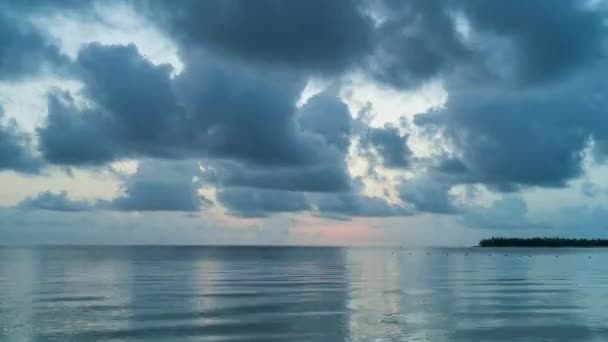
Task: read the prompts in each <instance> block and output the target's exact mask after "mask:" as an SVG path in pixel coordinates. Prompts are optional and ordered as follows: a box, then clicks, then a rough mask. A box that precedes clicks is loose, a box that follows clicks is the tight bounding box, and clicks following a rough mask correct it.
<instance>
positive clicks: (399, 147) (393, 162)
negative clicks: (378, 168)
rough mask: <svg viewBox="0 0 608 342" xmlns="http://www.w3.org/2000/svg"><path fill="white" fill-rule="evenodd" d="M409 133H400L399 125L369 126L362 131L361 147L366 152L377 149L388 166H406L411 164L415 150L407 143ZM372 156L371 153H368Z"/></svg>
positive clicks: (369, 156)
mask: <svg viewBox="0 0 608 342" xmlns="http://www.w3.org/2000/svg"><path fill="white" fill-rule="evenodd" d="M408 138H409V136H408V135H402V134H400V133H399V129H398V128H397V127H394V126H391V125H385V126H384V127H383V128H375V127H368V128H366V129H364V131H363V132H362V133H361V147H362V149H363V151H364V152H369V151H370V150H375V151H376V152H377V153H378V154H379V156H380V157H381V159H382V165H384V166H385V167H388V168H405V167H408V166H409V165H410V162H411V159H412V157H413V152H412V150H410V148H409V147H408V145H407V140H408ZM367 157H368V158H371V157H372V156H371V155H369V154H368V155H367Z"/></svg>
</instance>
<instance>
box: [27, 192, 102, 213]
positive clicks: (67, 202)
mask: <svg viewBox="0 0 608 342" xmlns="http://www.w3.org/2000/svg"><path fill="white" fill-rule="evenodd" d="M17 207H18V208H21V209H28V210H49V211H65V212H72V211H88V210H93V209H94V208H95V207H94V205H92V204H91V203H89V202H86V201H76V200H72V199H70V198H69V197H68V194H67V192H65V191H60V192H51V191H45V192H41V193H39V194H37V195H36V196H33V197H28V198H26V199H24V200H23V201H21V202H20V203H19V204H17Z"/></svg>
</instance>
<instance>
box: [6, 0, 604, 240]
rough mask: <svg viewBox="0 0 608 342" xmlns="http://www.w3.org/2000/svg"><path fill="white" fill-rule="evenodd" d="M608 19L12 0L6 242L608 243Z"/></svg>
mask: <svg viewBox="0 0 608 342" xmlns="http://www.w3.org/2000/svg"><path fill="white" fill-rule="evenodd" d="M607 19H608V3H606V2H605V1H602V0H593V1H579V0H561V1H545V0H531V1H484V0H460V1H453V0H430V1H429V0H408V1H394V0H368V1H358V0H334V1H325V0H308V1H279V0H260V1H247V0H217V1H216V0H207V1H196V0H178V1H145V0H109V1H80V0H79V1H76V0H54V1H46V0H31V1H9V0H0V45H1V46H2V48H1V49H0V244H46V243H48V244H222V245H241V244H246V245H258V244H261V245H407V246H428V245H434V246H468V245H475V244H476V243H477V241H478V240H479V239H481V238H486V237H490V236H517V237H520V236H522V237H528V236H537V235H540V236H564V237H587V238H588V237H599V238H606V237H608V234H607V232H608V165H607V161H608V112H607V111H606V108H607V105H608V93H607V91H606V89H608V65H606V57H607V43H608V39H607V38H608V32H607V24H608V20H607Z"/></svg>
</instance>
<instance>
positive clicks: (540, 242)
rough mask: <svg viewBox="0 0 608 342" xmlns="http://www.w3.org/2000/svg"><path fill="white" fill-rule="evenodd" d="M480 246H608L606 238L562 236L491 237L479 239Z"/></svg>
mask: <svg viewBox="0 0 608 342" xmlns="http://www.w3.org/2000/svg"><path fill="white" fill-rule="evenodd" d="M479 247H608V240H605V239H562V238H545V237H543V238H541V237H535V238H528V239H523V238H490V239H483V240H481V241H479Z"/></svg>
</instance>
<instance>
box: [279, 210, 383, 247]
mask: <svg viewBox="0 0 608 342" xmlns="http://www.w3.org/2000/svg"><path fill="white" fill-rule="evenodd" d="M374 224H375V220H373V219H368V218H355V219H353V220H351V221H334V220H329V219H323V218H319V217H314V216H310V215H306V216H304V215H303V216H300V217H298V219H297V220H296V222H295V224H294V226H293V227H291V229H290V230H289V237H290V242H291V243H293V244H297V245H332V246H363V245H377V244H381V243H382V242H383V237H384V234H383V233H382V230H380V229H378V228H375V227H374Z"/></svg>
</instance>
